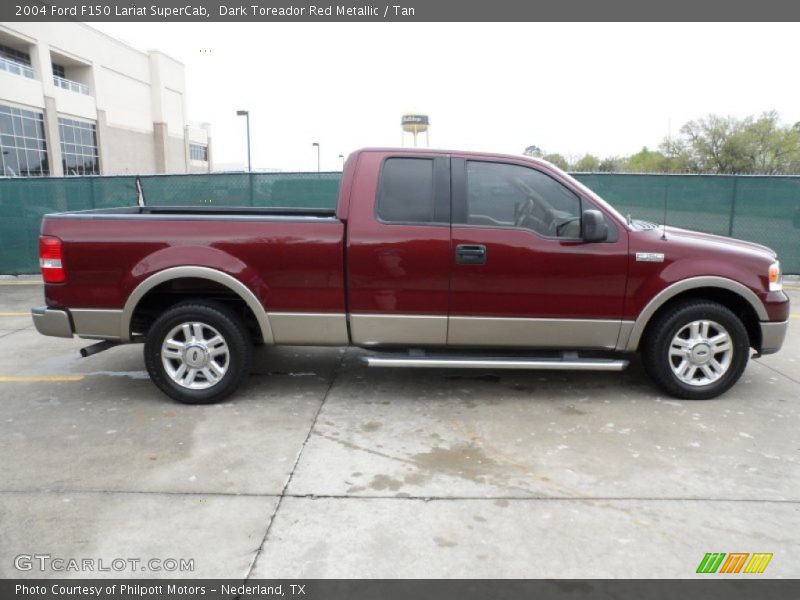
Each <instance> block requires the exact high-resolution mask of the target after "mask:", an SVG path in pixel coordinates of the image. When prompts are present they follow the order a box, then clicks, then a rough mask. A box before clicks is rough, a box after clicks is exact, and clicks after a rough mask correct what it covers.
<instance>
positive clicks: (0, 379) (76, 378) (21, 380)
mask: <svg viewBox="0 0 800 600" xmlns="http://www.w3.org/2000/svg"><path fill="white" fill-rule="evenodd" d="M81 379H83V375H40V376H31V377H0V383H29V382H43V381H47V382H50V381H80V380H81Z"/></svg>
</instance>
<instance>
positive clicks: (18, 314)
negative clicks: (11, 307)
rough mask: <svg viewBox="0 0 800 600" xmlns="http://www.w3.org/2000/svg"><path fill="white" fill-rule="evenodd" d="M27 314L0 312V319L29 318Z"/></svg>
mask: <svg viewBox="0 0 800 600" xmlns="http://www.w3.org/2000/svg"><path fill="white" fill-rule="evenodd" d="M30 314H31V313H29V312H0V317H29V316H30Z"/></svg>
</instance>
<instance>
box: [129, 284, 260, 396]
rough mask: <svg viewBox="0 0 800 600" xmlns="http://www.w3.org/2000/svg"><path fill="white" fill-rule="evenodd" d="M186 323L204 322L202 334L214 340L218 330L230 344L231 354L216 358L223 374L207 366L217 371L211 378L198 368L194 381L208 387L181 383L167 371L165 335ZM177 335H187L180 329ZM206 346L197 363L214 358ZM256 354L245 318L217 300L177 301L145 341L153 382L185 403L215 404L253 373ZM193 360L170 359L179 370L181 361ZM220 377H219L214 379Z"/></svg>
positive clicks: (155, 324) (225, 341) (187, 358)
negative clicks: (252, 365) (243, 320)
mask: <svg viewBox="0 0 800 600" xmlns="http://www.w3.org/2000/svg"><path fill="white" fill-rule="evenodd" d="M183 323H199V324H202V326H203V328H202V332H203V333H202V336H208V337H210V338H211V339H212V340H213V339H215V338H216V336H214V334H215V333H216V334H218V335H219V336H220V337H221V338H222V340H223V341H224V344H226V346H227V354H224V355H223V356H221V357H220V358H216V359H214V360H215V362H216V361H219V364H220V365H221V368H223V369H224V374H223V375H221V376H220V375H219V374H218V373H217V372H215V371H214V370H213V369H206V370H207V371H208V372H209V373H211V374H212V375H213V377H212V378H211V379H207V378H206V376H205V375H204V374H202V371H201V369H200V368H198V369H194V370H195V371H198V373H196V374H195V378H194V379H195V381H196V382H197V383H194V382H193V384H194V385H199V386H205V387H204V389H190V388H189V387H186V386H185V385H182V384H181V383H178V382H177V381H176V380H174V379H173V377H172V376H171V375H170V373H169V372H168V371H167V367H166V366H165V364H164V363H165V360H162V345H163V344H164V342H165V339H166V338H167V336H168V335H169V334H170V332H172V331H174V330H175V328H178V327H180V326H181V325H182V324H183ZM190 329H191V328H190ZM213 330H215V331H213ZM176 337H182V338H183V339H185V336H183V335H182V334H181V333H180V332H179V333H178V336H176ZM190 343H191V342H190ZM217 344H219V342H217ZM217 348H219V346H217ZM206 350H207V348H205V347H202V348H201V349H200V352H199V356H200V359H199V361H200V362H198V363H195V364H198V365H202V361H203V359H205V360H206V361H208V360H210V359H209V354H208V353H207V352H206ZM252 357H253V343H252V341H251V339H250V334H249V332H248V331H247V329H246V328H245V326H244V324H243V323H242V320H241V319H240V318H239V317H238V316H236V314H235V313H234V312H233V311H231V310H230V309H229V308H227V307H226V306H224V305H223V304H219V303H216V302H207V301H199V300H192V301H187V302H181V303H180V304H176V305H175V306H173V307H172V308H170V309H169V310H167V311H165V312H164V313H163V314H162V315H161V316H160V317H158V319H156V321H155V323H153V325H152V326H151V327H150V330H149V331H148V333H147V339H146V340H145V344H144V364H145V367H146V368H147V372H148V373H149V374H150V378H151V379H152V380H153V383H155V384H156V385H157V386H158V388H159V389H160V390H161V391H162V392H164V393H165V394H166V395H167V396H169V397H170V398H173V399H174V400H177V401H178V402H182V403H184V404H212V403H214V402H219V401H221V400H224V399H225V398H227V397H228V396H230V395H231V394H232V393H233V392H235V391H236V389H237V388H238V387H239V385H240V384H241V383H242V381H243V380H244V378H245V376H246V375H247V374H248V373H249V371H250V363H251V361H252ZM193 359H194V360H198V352H194V357H193ZM189 360H190V357H188V356H184V358H183V359H177V358H176V359H174V360H169V359H167V360H166V362H167V363H168V364H170V365H171V366H173V367H177V368H176V369H175V371H176V372H177V371H178V369H179V368H180V365H182V364H184V361H186V362H185V364H187V365H188V364H189V363H188V361H189ZM209 366H210V365H209ZM189 369H191V367H190V366H189V367H187V370H189ZM198 377H199V378H200V380H199V381H198V380H197V378H198ZM216 377H219V379H218V380H217V381H214V378H216ZM184 380H186V378H184Z"/></svg>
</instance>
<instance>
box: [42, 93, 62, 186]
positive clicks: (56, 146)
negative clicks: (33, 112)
mask: <svg viewBox="0 0 800 600" xmlns="http://www.w3.org/2000/svg"><path fill="white" fill-rule="evenodd" d="M44 136H45V140H47V164H48V165H49V166H50V175H53V176H54V177H62V176H63V175H64V165H63V164H62V163H61V136H60V135H59V133H58V111H57V110H56V100H55V98H53V97H52V96H45V97H44Z"/></svg>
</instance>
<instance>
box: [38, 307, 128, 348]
mask: <svg viewBox="0 0 800 600" xmlns="http://www.w3.org/2000/svg"><path fill="white" fill-rule="evenodd" d="M31 317H33V324H34V325H35V326H36V331H38V332H39V333H41V334H42V335H50V336H54V337H63V338H71V337H72V336H73V335H77V336H78V337H81V338H86V339H89V340H114V341H116V340H119V339H120V338H121V325H122V311H121V310H118V309H88V308H75V309H72V310H68V309H66V308H49V307H47V306H36V307H34V308H32V309H31Z"/></svg>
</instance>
